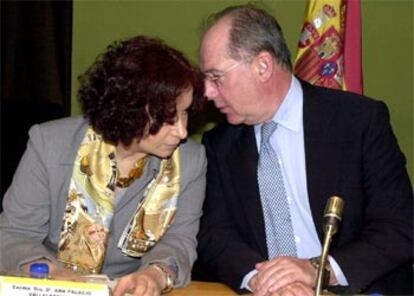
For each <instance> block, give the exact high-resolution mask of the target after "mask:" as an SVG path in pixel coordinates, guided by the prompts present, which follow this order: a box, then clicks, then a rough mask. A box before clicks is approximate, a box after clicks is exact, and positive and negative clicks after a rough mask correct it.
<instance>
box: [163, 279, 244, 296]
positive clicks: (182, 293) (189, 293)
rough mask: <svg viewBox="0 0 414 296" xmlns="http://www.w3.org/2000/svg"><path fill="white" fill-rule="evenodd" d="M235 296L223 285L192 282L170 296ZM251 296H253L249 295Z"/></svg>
mask: <svg viewBox="0 0 414 296" xmlns="http://www.w3.org/2000/svg"><path fill="white" fill-rule="evenodd" d="M193 295H196V296H234V295H238V294H236V293H235V292H233V290H231V289H230V288H229V287H227V286H226V285H224V284H221V283H211V282H197V281H192V282H191V283H190V285H188V286H187V287H185V288H180V289H174V290H173V291H172V292H171V293H169V294H168V296H193ZM247 295H251V294H247Z"/></svg>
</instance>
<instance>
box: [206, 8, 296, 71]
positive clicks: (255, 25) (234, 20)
mask: <svg viewBox="0 0 414 296" xmlns="http://www.w3.org/2000/svg"><path fill="white" fill-rule="evenodd" d="M224 17H226V18H230V20H231V29H230V38H229V47H228V54H229V56H230V57H231V58H232V59H235V60H238V61H239V60H244V61H247V60H249V59H251V58H253V57H255V56H256V55H258V54H259V53H260V52H262V51H267V52H269V53H270V54H271V55H272V56H273V57H274V59H275V60H276V62H277V63H279V64H280V65H282V67H284V68H286V69H288V70H290V71H292V63H291V60H290V51H289V48H288V47H287V44H286V41H285V38H284V37H283V32H282V29H281V27H280V26H279V24H278V22H277V21H276V19H275V18H274V17H273V16H272V15H270V14H269V13H268V12H266V11H265V10H263V9H260V8H258V7H256V6H254V5H253V4H246V5H240V6H230V7H227V8H225V9H224V10H222V11H219V12H218V13H215V14H213V15H211V16H210V17H209V19H208V20H207V27H206V28H207V30H208V29H209V28H211V27H212V26H213V25H214V24H216V23H217V22H219V21H220V20H221V19H223V18H224ZM207 30H206V31H207Z"/></svg>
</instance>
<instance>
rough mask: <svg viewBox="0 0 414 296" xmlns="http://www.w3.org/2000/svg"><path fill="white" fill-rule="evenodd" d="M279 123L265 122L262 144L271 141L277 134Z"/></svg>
mask: <svg viewBox="0 0 414 296" xmlns="http://www.w3.org/2000/svg"><path fill="white" fill-rule="evenodd" d="M276 128H277V123H276V122H274V121H269V122H265V123H263V125H262V144H264V143H267V142H268V141H269V138H270V136H271V135H272V134H273V133H274V132H275V130H276Z"/></svg>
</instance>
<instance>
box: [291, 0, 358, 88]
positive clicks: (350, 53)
mask: <svg viewBox="0 0 414 296" xmlns="http://www.w3.org/2000/svg"><path fill="white" fill-rule="evenodd" d="M298 46H299V50H298V54H297V57H296V62H295V73H296V75H297V76H298V77H300V78H301V79H303V80H306V81H308V82H310V83H312V84H315V85H320V86H325V87H330V88H335V89H342V90H348V91H352V92H356V93H359V94H362V92H363V84H362V64H361V4H360V0H309V1H308V5H307V9H306V14H305V23H304V25H303V28H302V32H301V36H300V40H299V43H298Z"/></svg>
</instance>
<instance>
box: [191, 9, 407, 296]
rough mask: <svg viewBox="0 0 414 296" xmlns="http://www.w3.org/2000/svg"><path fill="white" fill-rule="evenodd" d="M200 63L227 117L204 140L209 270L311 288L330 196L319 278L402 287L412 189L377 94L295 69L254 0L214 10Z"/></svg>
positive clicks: (202, 235) (282, 287) (257, 284)
mask: <svg viewBox="0 0 414 296" xmlns="http://www.w3.org/2000/svg"><path fill="white" fill-rule="evenodd" d="M200 63H201V68H202V70H203V72H204V74H205V76H206V80H205V87H206V90H205V95H206V96H207V97H208V98H209V99H210V100H213V101H214V104H215V106H216V107H217V108H218V109H219V110H220V112H222V113H224V114H225V115H226V118H227V121H228V123H224V124H221V125H219V126H217V127H216V128H214V129H213V130H212V131H210V132H208V133H206V135H205V136H204V138H203V143H204V145H205V147H206V151H207V156H208V173H207V182H208V185H207V196H206V201H205V204H204V216H203V218H202V222H201V229H200V232H199V236H198V239H199V248H198V251H199V256H200V264H202V265H203V267H204V268H205V269H206V271H207V272H208V273H209V274H210V275H215V276H217V278H218V279H219V280H221V281H223V282H224V283H226V284H228V285H229V286H231V287H232V288H233V289H234V290H236V291H238V292H243V291H245V289H247V290H250V291H253V292H254V294H255V295H279V294H284V292H286V293H291V294H289V295H292V294H293V295H295V294H296V295H306V294H312V293H313V292H312V290H311V289H314V288H315V286H316V278H317V266H318V263H319V262H318V259H319V258H318V256H320V254H321V241H323V211H324V207H325V205H326V202H327V200H328V198H329V197H330V196H333V195H338V196H341V197H342V198H343V199H344V202H345V207H344V215H343V216H344V217H343V221H342V225H341V226H340V229H339V231H338V233H337V234H336V236H335V237H334V239H333V243H332V246H331V249H330V252H329V255H330V256H329V264H328V267H327V269H328V270H327V273H328V274H329V278H326V279H324V287H327V286H330V287H332V286H335V287H336V288H338V287H342V286H346V287H348V288H347V289H348V291H350V292H353V293H368V292H371V291H372V292H382V293H386V294H411V293H412V247H413V244H412V234H413V227H412V206H413V195H412V188H411V184H410V181H409V177H408V174H407V171H406V169H405V158H404V156H403V154H402V153H401V151H400V149H399V147H398V144H397V141H396V139H395V136H394V134H393V132H392V129H391V126H390V123H389V115H388V110H387V108H386V106H385V104H384V103H382V102H380V101H375V100H372V99H369V98H366V97H363V96H359V95H356V94H351V93H347V92H342V91H337V90H331V89H326V88H321V87H315V86H312V85H310V84H308V83H306V82H304V81H300V80H299V79H297V78H296V77H295V76H294V75H293V74H292V65H291V62H290V53H289V50H288V48H287V45H286V43H285V40H284V37H283V34H282V31H281V29H280V27H279V25H278V23H277V21H276V20H275V19H274V18H273V17H272V16H270V15H269V14H268V13H266V12H265V11H263V10H260V9H258V8H255V7H253V6H251V5H246V6H239V7H230V8H227V9H225V10H223V11H222V12H219V13H218V14H216V15H215V16H214V18H212V22H211V23H210V25H209V27H208V29H207V31H206V32H205V34H204V36H203V39H202V43H201V49H200ZM272 122H273V124H272ZM270 125H273V126H274V127H273V128H272V130H271V131H270V132H269V134H270V136H269V135H265V130H267V126H270ZM265 126H266V127H265ZM262 127H263V130H262ZM275 128H276V129H275ZM274 129H275V130H274ZM267 137H269V139H267ZM262 138H263V139H262ZM262 140H263V141H262ZM262 149H263V153H262ZM262 154H263V156H262ZM265 154H266V156H265ZM269 157H273V160H270V161H269ZM270 159H271V158H270ZM270 167H272V169H269V168H270ZM273 167H276V168H273ZM273 183H277V184H276V187H274V186H275V185H274V184H273ZM274 204H276V206H274V207H273V205H274ZM280 218H282V220H281V219H280ZM311 258H312V259H311ZM328 271H329V272H328Z"/></svg>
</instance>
